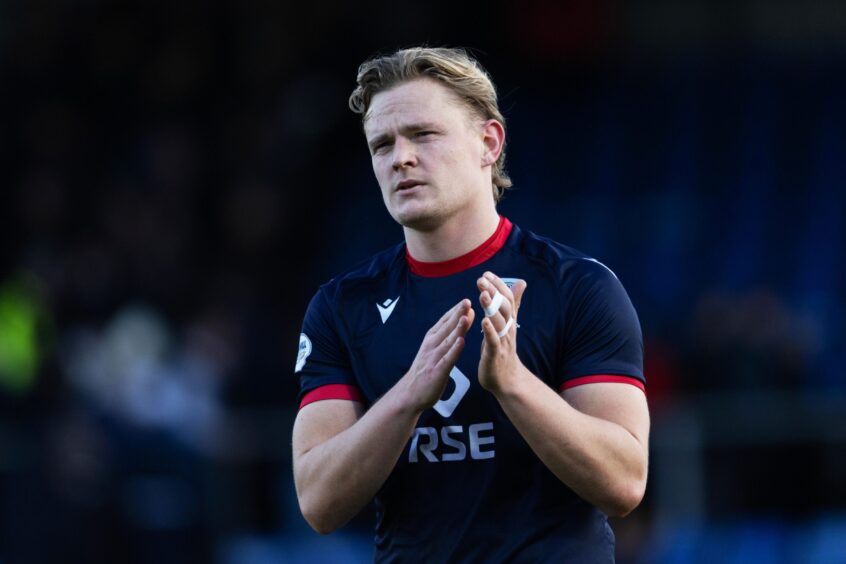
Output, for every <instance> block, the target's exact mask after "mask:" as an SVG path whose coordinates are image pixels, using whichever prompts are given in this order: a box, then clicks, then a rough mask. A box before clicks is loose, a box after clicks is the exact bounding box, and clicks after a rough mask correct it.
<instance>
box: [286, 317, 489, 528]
mask: <svg viewBox="0 0 846 564" xmlns="http://www.w3.org/2000/svg"><path fill="white" fill-rule="evenodd" d="M472 322H473V310H472V309H471V308H470V302H469V300H462V301H461V302H460V303H459V304H457V305H456V306H455V307H453V308H452V309H450V310H449V311H448V312H446V313H445V314H444V316H443V317H442V318H441V319H440V321H438V323H436V324H435V325H434V326H433V327H432V328H431V329H430V330H429V332H428V333H427V334H426V337H425V338H424V339H423V343H422V344H421V346H420V350H419V351H418V353H417V357H416V358H415V359H414V362H413V363H412V365H411V368H410V369H409V371H408V373H407V374H406V375H404V376H403V377H402V378H401V379H400V380H399V382H397V384H396V385H394V387H393V388H391V389H390V390H389V391H388V392H387V393H386V394H385V395H384V396H383V397H382V398H381V399H380V400H379V401H377V402H376V403H375V404H373V406H371V408H370V409H369V410H367V411H366V412H365V411H364V408H363V406H362V405H361V404H360V403H358V402H352V401H347V400H324V401H319V402H314V403H311V404H309V405H306V406H305V407H303V409H301V410H300V412H299V413H298V414H297V419H296V421H295V423H294V437H293V458H294V482H295V484H296V488H297V498H298V500H299V503H300V509H301V510H302V512H303V516H304V517H305V518H306V521H308V523H309V524H310V525H311V526H312V527H313V528H314V529H315V530H316V531H317V532H319V533H324V534H325V533H329V532H332V531H333V530H335V529H337V528H339V527H341V526H343V525H344V524H346V523H347V522H348V521H349V520H350V519H351V518H352V517H353V516H355V515H356V513H358V512H359V511H360V510H361V508H362V507H364V506H365V505H366V504H367V502H369V501H370V499H372V498H373V496H374V495H375V494H376V492H377V491H378V490H379V488H380V487H382V484H384V483H385V480H386V479H387V478H388V475H389V474H390V473H391V470H393V468H394V466H395V465H396V462H397V460H398V459H399V457H400V455H401V454H402V451H403V449H404V447H405V444H406V442H407V441H408V439H409V437H411V433H412V431H413V429H414V425H415V424H416V423H417V420H418V418H419V417H420V414H421V413H422V412H423V410H425V409H427V408H429V407H431V406H432V405H434V404H435V402H437V401H438V399H439V398H440V397H441V394H443V391H444V387H445V386H446V381H447V379H448V377H449V371H450V370H451V369H452V367H453V366H454V365H455V362H456V361H457V360H458V356H459V355H460V354H461V351H462V349H463V347H464V335H465V334H466V333H467V329H468V328H469V327H470V325H471V324H472Z"/></svg>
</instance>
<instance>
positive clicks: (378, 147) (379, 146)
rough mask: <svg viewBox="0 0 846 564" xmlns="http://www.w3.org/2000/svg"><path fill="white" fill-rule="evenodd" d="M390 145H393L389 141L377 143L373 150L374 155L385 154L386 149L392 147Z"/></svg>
mask: <svg viewBox="0 0 846 564" xmlns="http://www.w3.org/2000/svg"><path fill="white" fill-rule="evenodd" d="M390 145H391V143H390V142H389V141H382V142H381V143H377V144H376V145H373V148H372V149H371V150H372V151H373V154H374V155H375V154H376V153H381V152H384V149H387V148H388V147H390Z"/></svg>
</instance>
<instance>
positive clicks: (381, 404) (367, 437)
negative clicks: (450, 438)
mask: <svg viewBox="0 0 846 564" xmlns="http://www.w3.org/2000/svg"><path fill="white" fill-rule="evenodd" d="M401 384H402V380H401V381H400V383H398V384H397V385H396V386H394V388H392V389H391V390H390V391H388V393H387V394H385V396H383V397H382V398H381V399H380V400H379V401H377V402H376V403H375V404H374V405H373V406H371V408H370V409H369V410H367V412H365V413H364V414H363V415H362V416H361V418H360V419H358V420H357V421H356V422H355V423H354V424H352V425H351V426H349V427H348V428H346V429H345V430H343V431H341V432H340V433H338V434H337V435H335V436H333V437H331V438H329V439H327V440H325V441H323V442H321V443H320V444H317V445H316V446H314V447H312V448H310V449H309V450H305V451H303V452H299V453H295V458H294V478H295V482H296V487H297V496H298V498H299V501H300V507H301V509H302V511H303V515H304V516H305V518H306V520H307V521H308V522H309V524H311V525H312V527H314V529H315V530H317V531H318V532H320V533H329V532H331V531H333V530H335V529H337V528H339V527H342V526H343V525H345V524H346V523H347V522H348V521H349V520H350V519H351V518H352V517H354V516H355V515H356V514H357V513H358V512H359V511H360V510H361V509H362V508H363V507H364V506H365V505H366V504H367V503H368V502H369V501H370V500H371V499H372V498H373V496H374V495H375V494H376V492H377V491H378V490H379V488H381V487H382V484H384V483H385V480H386V479H387V478H388V476H389V475H390V473H391V471H392V470H393V468H394V466H395V465H396V462H397V460H398V459H399V457H400V455H401V454H402V451H403V449H404V448H405V445H406V443H407V442H408V439H409V437H410V436H411V432H412V430H413V429H414V425H415V424H416V422H417V419H418V418H419V416H420V413H419V411H416V410H414V409H413V408H411V407H409V406H408V402H407V401H405V398H404V393H403V391H404V390H403V386H402V385H401Z"/></svg>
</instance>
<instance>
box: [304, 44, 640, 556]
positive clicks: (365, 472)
mask: <svg viewBox="0 0 846 564" xmlns="http://www.w3.org/2000/svg"><path fill="white" fill-rule="evenodd" d="M350 107H351V108H352V109H353V111H355V112H357V113H359V114H362V119H363V124H364V133H365V136H366V139H367V144H368V147H369V148H370V153H371V157H372V164H373V170H374V172H375V174H376V178H377V180H378V182H379V186H380V188H381V190H382V196H383V198H384V201H385V206H386V207H387V209H388V212H389V213H390V214H391V216H392V217H393V218H394V219H395V220H396V221H397V222H398V223H399V224H400V225H402V227H403V232H404V235H405V243H404V244H401V245H398V246H396V247H394V248H392V249H389V250H387V251H385V252H382V253H380V254H378V255H376V256H374V257H373V258H371V259H370V260H368V261H366V262H365V263H362V264H361V265H359V266H358V267H356V268H353V269H352V270H350V271H348V272H346V273H344V274H342V275H341V276H338V277H336V278H334V279H333V280H331V281H330V282H329V283H327V284H325V285H324V286H322V287H321V288H320V290H319V291H318V292H317V294H316V295H315V297H314V299H313V300H312V302H311V304H310V305H309V309H308V312H307V313H306V317H305V321H304V324H303V334H302V335H301V338H300V350H299V355H298V358H297V366H296V371H297V373H298V374H299V376H300V383H301V394H300V411H299V413H298V415H297V420H296V423H295V426H294V437H293V455H294V478H295V482H296V487H297V495H298V498H299V502H300V507H301V509H302V512H303V515H304V516H305V518H306V520H307V521H308V522H309V523H310V524H311V526H312V527H314V529H315V530H317V531H318V532H321V533H328V532H331V531H333V530H335V529H337V528H338V527H341V526H343V525H344V524H345V523H346V522H347V521H348V520H349V519H351V518H352V517H353V516H354V515H355V514H356V513H357V512H358V511H359V510H360V509H361V508H362V507H364V506H365V505H366V504H367V503H368V502H370V500H372V499H374V498H375V501H376V507H377V526H376V560H377V561H385V562H388V561H391V562H418V561H428V562H448V561H475V562H482V561H484V562H502V561H509V562H510V561H520V562H539V561H555V562H579V563H584V562H612V561H613V560H614V537H613V533H612V532H611V530H610V528H609V527H608V524H607V519H606V515H625V514H627V513H628V512H630V511H631V510H632V509H634V507H636V506H637V505H638V504H639V503H640V500H641V499H642V497H643V493H644V489H645V486H646V474H647V443H648V433H649V414H648V409H647V404H646V399H645V395H644V391H643V390H644V377H643V373H642V338H641V334H640V327H639V323H638V320H637V317H636V314H635V312H634V309H633V308H632V305H631V303H630V301H629V299H628V297H627V296H626V293H625V291H624V290H623V288H622V286H621V285H620V283H619V281H618V280H617V278H616V276H615V275H614V274H613V273H612V272H611V271H610V270H608V269H607V268H606V267H605V266H603V265H601V264H600V263H598V262H597V261H595V260H593V259H590V258H588V257H585V256H584V255H582V254H581V253H578V252H577V251H574V250H573V249H570V248H568V247H565V246H563V245H559V244H557V243H555V242H553V241H550V240H547V239H544V238H541V237H538V236H536V235H534V234H532V233H530V232H528V231H523V230H521V229H519V228H518V227H517V226H514V225H512V224H511V223H510V222H509V221H508V220H507V219H505V218H502V217H500V216H499V215H498V213H497V211H496V201H497V199H498V198H499V196H500V195H501V192H502V190H504V189H505V188H507V187H508V186H509V185H510V180H509V179H508V177H507V176H506V175H505V172H504V169H503V162H504V147H505V126H504V120H503V118H502V115H501V114H500V112H499V110H498V108H497V104H496V93H495V90H494V87H493V84H492V83H491V81H490V79H489V78H488V76H487V74H486V73H485V72H484V71H483V70H482V69H481V67H480V66H479V65H478V63H477V62H476V61H474V60H473V59H472V58H470V57H469V56H468V55H467V54H466V53H465V52H464V51H461V50H455V49H430V48H413V49H405V50H401V51H398V52H396V53H394V54H391V55H388V56H384V57H377V58H375V59H373V60H370V61H367V62H365V63H364V64H363V65H362V66H361V68H360V69H359V74H358V87H357V88H356V90H355V91H354V92H353V94H352V96H351V97H350ZM527 288H528V289H527ZM471 298H472V299H471ZM518 314H519V317H518ZM477 317H478V318H480V319H481V322H480V323H479V324H477V325H475V326H476V329H475V330H472V327H473V326H474V324H475V321H476V318H477ZM480 328H481V331H480V330H479V329H480Z"/></svg>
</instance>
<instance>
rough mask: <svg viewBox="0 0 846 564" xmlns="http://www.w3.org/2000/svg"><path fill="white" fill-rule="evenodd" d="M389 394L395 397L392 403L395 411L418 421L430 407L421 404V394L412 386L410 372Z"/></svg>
mask: <svg viewBox="0 0 846 564" xmlns="http://www.w3.org/2000/svg"><path fill="white" fill-rule="evenodd" d="M389 393H391V395H392V396H393V398H392V400H393V402H392V403H393V405H394V407H395V409H396V410H397V411H398V412H399V413H400V414H401V415H407V416H409V417H413V418H415V419H416V418H418V417H420V415H421V414H422V413H423V412H424V411H425V410H426V408H428V407H430V406H427V405H423V404H421V402H420V396H419V394H417V393H415V391H414V386H412V385H411V376H410V372H406V374H405V375H404V376H403V377H402V378H400V379H399V381H398V382H397V383H396V384H395V385H394V387H393V388H392V389H391V392H389Z"/></svg>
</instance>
